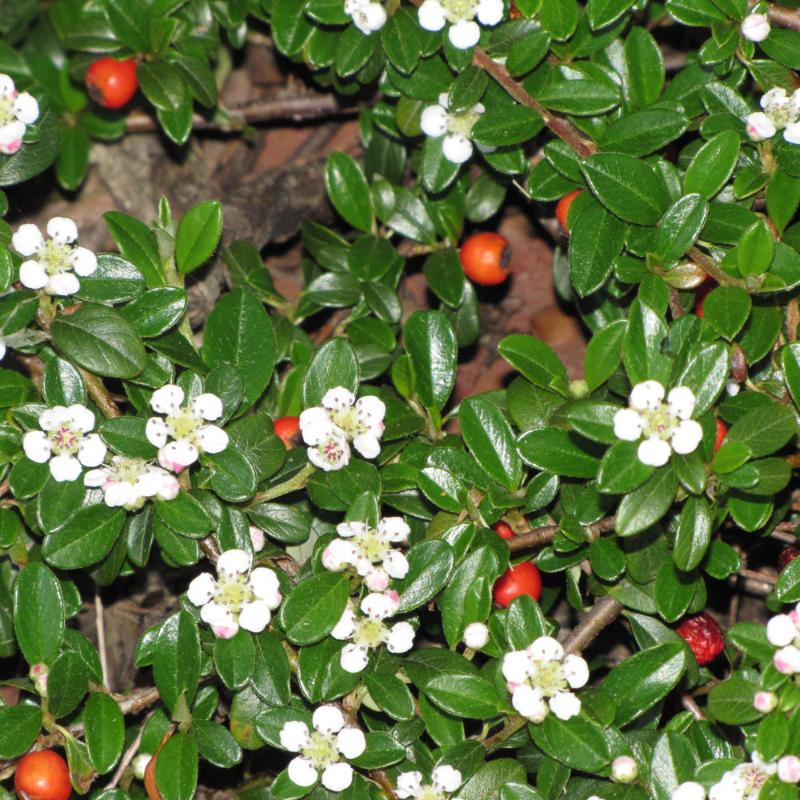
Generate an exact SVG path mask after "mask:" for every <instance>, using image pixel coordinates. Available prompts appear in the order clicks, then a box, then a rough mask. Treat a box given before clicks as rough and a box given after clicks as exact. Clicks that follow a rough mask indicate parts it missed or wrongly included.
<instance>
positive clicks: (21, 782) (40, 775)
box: [14, 750, 72, 800]
mask: <svg viewBox="0 0 800 800" xmlns="http://www.w3.org/2000/svg"><path fill="white" fill-rule="evenodd" d="M14 788H15V789H16V790H17V794H18V795H19V797H21V798H26V800H67V798H68V797H69V796H70V794H72V783H71V782H70V779H69V768H68V767H67V762H66V761H64V759H63V758H61V756H60V755H58V753H54V752H53V751H52V750H38V751H37V752H35V753H28V754H27V755H25V756H23V757H22V758H21V759H20V760H19V763H18V764H17V771H16V773H15V774H14Z"/></svg>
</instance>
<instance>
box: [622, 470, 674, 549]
mask: <svg viewBox="0 0 800 800" xmlns="http://www.w3.org/2000/svg"><path fill="white" fill-rule="evenodd" d="M677 490H678V479H677V478H676V477H675V472H674V470H673V469H672V467H670V466H669V465H667V466H666V467H661V468H660V469H659V470H657V471H656V472H655V473H654V474H653V475H652V476H651V477H650V478H649V479H648V480H647V481H646V482H645V483H644V484H643V485H642V486H640V487H639V488H638V489H636V490H635V491H633V492H631V493H630V494H626V495H625V497H623V498H622V502H621V503H620V504H619V508H618V509H617V516H616V522H615V526H614V527H615V530H616V531H617V534H619V535H620V536H633V535H635V534H637V533H641V532H642V531H645V530H647V529H648V528H649V527H650V526H651V525H655V523H656V522H658V521H659V520H660V519H661V517H663V516H664V514H666V513H667V511H668V510H669V507H670V506H671V505H672V501H673V500H674V499H675V492H676V491H677Z"/></svg>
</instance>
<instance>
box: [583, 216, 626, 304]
mask: <svg viewBox="0 0 800 800" xmlns="http://www.w3.org/2000/svg"><path fill="white" fill-rule="evenodd" d="M624 241H625V224H624V223H623V222H622V221H621V220H620V219H618V218H617V217H615V216H614V215H613V214H610V213H609V212H608V211H606V210H605V209H604V208H603V206H601V205H600V204H599V203H589V204H587V205H585V206H584V207H583V209H582V210H581V211H580V213H579V214H578V216H577V219H575V221H574V223H572V234H571V236H570V239H569V274H570V280H571V281H572V285H573V286H574V287H575V291H576V292H577V293H578V294H579V295H580V296H581V297H586V296H587V295H590V294H592V293H593V292H596V291H597V290H598V289H600V288H602V286H603V284H604V283H605V282H606V280H608V276H609V275H610V274H611V271H612V269H613V268H614V259H615V258H616V257H617V256H618V255H619V254H620V251H621V250H622V245H623V242H624Z"/></svg>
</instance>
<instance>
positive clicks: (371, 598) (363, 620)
mask: <svg viewBox="0 0 800 800" xmlns="http://www.w3.org/2000/svg"><path fill="white" fill-rule="evenodd" d="M399 607H400V597H399V595H398V594H397V592H394V591H390V592H383V593H377V592H376V593H373V594H368V595H367V596H366V597H365V598H364V599H363V600H362V601H361V604H360V606H359V608H360V610H361V614H362V615H363V616H359V615H358V614H356V611H355V607H354V606H353V604H352V602H348V605H347V608H345V610H344V612H343V613H342V616H341V617H340V618H339V621H338V622H337V623H336V625H335V626H334V628H333V630H332V631H331V636H333V638H334V639H339V640H340V641H348V640H349V642H350V643H349V644H347V645H345V646H344V648H342V653H341V656H340V663H341V665H342V669H344V670H346V671H347V672H361V671H362V670H364V669H365V668H366V666H367V664H368V663H369V654H370V651H371V650H375V649H377V648H378V647H380V646H381V645H382V644H385V645H386V649H387V650H388V651H389V652H390V653H407V652H408V651H409V650H410V649H411V648H412V647H413V645H414V633H415V632H414V628H413V627H412V626H411V624H410V623H408V622H395V623H394V625H392V626H391V627H389V626H388V625H387V624H386V622H385V620H386V619H388V618H389V617H391V616H392V615H393V614H396V613H397V609H398V608H399Z"/></svg>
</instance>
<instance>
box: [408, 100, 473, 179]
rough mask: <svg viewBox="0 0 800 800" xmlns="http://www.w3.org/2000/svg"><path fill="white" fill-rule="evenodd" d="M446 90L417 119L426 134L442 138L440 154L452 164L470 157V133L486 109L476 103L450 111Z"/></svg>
mask: <svg viewBox="0 0 800 800" xmlns="http://www.w3.org/2000/svg"><path fill="white" fill-rule="evenodd" d="M449 108H450V100H449V97H448V95H447V92H442V94H440V95H439V102H438V103H436V105H432V106H428V107H427V108H426V109H425V110H424V111H423V112H422V115H421V117H420V120H419V124H420V127H421V128H422V132H423V133H424V134H425V135H426V136H430V137H432V138H434V139H438V138H439V137H440V136H444V139H443V140H442V154H443V155H444V157H445V158H446V159H447V160H448V161H452V162H453V163H454V164H463V163H464V162H465V161H469V159H470V158H471V157H472V141H471V140H470V134H471V133H472V129H473V128H474V127H475V123H476V122H477V121H478V120H479V119H480V117H481V114H483V112H484V111H485V110H486V108H485V107H484V105H483V103H476V104H475V105H474V106H472V107H471V108H468V109H465V110H464V111H459V112H457V113H451V112H450V110H449Z"/></svg>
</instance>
